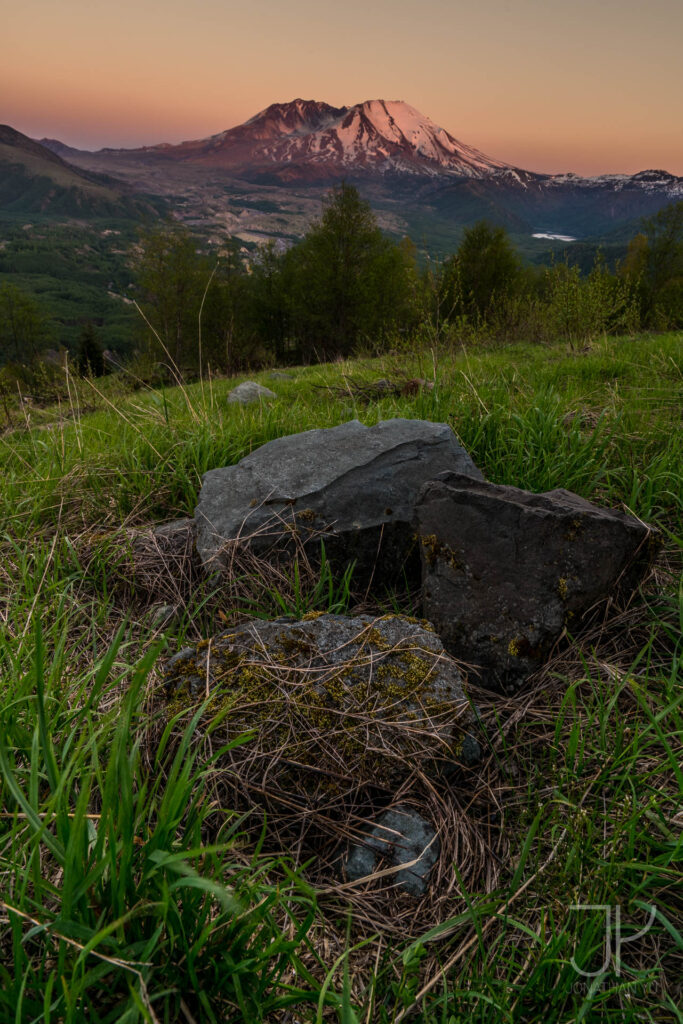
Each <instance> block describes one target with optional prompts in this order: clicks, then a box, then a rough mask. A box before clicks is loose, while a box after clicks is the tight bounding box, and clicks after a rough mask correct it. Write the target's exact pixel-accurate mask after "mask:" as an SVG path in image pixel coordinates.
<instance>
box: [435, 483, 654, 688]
mask: <svg viewBox="0 0 683 1024" xmlns="http://www.w3.org/2000/svg"><path fill="white" fill-rule="evenodd" d="M416 522H417V527H418V532H419V536H420V548H421V556H422V566H423V597H424V606H423V610H424V614H425V615H426V616H427V617H428V618H429V619H430V621H431V622H433V623H434V626H435V628H436V630H437V632H438V633H439V635H440V636H441V638H442V640H443V641H444V644H445V645H446V647H447V649H448V650H449V651H450V652H451V653H452V654H453V655H454V656H455V657H457V658H461V659H463V660H464V661H466V662H469V663H473V664H474V665H475V666H478V667H479V672H480V675H481V681H482V682H483V684H484V685H485V686H488V687H490V688H492V689H503V690H506V691H511V690H514V689H516V688H517V687H518V686H519V685H520V684H521V683H522V682H523V681H524V679H526V678H527V676H528V675H529V674H530V673H531V672H533V671H535V670H536V669H537V668H539V666H540V665H541V664H542V663H543V661H544V659H545V658H546V657H547V656H548V654H549V653H550V651H551V649H552V647H553V645H554V644H555V643H556V641H557V640H558V639H559V637H560V635H561V633H562V631H563V630H564V628H565V626H566V627H567V628H568V629H569V630H570V631H571V630H572V629H573V628H575V627H576V625H577V624H578V621H579V619H580V617H581V616H582V615H583V614H584V613H586V612H587V611H588V610H589V609H590V608H591V607H592V606H593V605H595V604H596V602H599V601H602V600H604V599H605V598H607V597H609V596H610V595H612V594H613V593H615V591H616V590H617V589H621V590H625V591H628V590H629V589H633V587H634V586H635V585H636V584H637V582H638V581H639V579H640V578H641V577H642V575H643V573H644V571H645V569H646V568H647V565H648V564H649V561H650V559H651V555H652V551H653V548H656V546H657V541H656V539H655V537H656V535H655V534H654V533H653V531H651V530H650V529H648V527H647V526H645V525H644V524H643V523H641V522H640V521H639V520H638V519H635V518H634V517H633V516H629V515H626V514H625V513H623V512H618V511H613V510H611V509H605V508H599V507H598V506H596V505H593V504H591V502H588V501H585V500H584V499H583V498H580V497H578V495H576V494H572V493H571V492H570V491H565V490H555V491H549V492H547V493H546V494H530V493H529V492H527V491H522V490H518V489H517V488H515V487H501V486H496V485H494V484H490V483H486V482H484V481H481V480H479V481H478V480H474V479H473V478H472V477H468V476H462V475H458V474H449V473H446V474H443V475H442V476H440V477H439V478H438V479H437V480H434V481H432V482H430V483H429V484H427V485H426V486H425V488H424V490H423V492H422V494H421V496H420V500H419V502H418V504H417V517H416Z"/></svg>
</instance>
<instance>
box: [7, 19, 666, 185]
mask: <svg viewBox="0 0 683 1024" xmlns="http://www.w3.org/2000/svg"><path fill="white" fill-rule="evenodd" d="M8 20H9V24H8V25H6V35H7V39H6V46H5V48H4V49H5V59H4V63H3V67H2V68H0V94H1V95H2V97H3V102H2V106H1V107H0V121H4V122H6V123H8V124H10V125H12V127H14V128H16V129H17V130H19V131H21V132H23V133H24V134H26V135H30V136H31V137H33V138H42V137H49V138H56V139H59V140H60V141H62V142H64V143H66V144H68V145H72V146H75V147H77V148H81V149H99V148H102V147H105V146H109V147H114V148H118V147H125V148H132V147H137V146H142V145H155V144H158V143H162V142H169V143H177V142H182V141H186V140H189V139H197V138H202V137H206V136H209V135H213V134H217V133H218V132H221V131H224V130H225V129H228V128H231V127H234V126H235V125H237V124H241V123H242V122H244V121H245V120H247V119H248V118H250V117H252V116H253V115H254V114H256V113H257V112H258V111H259V110H262V109H263V108H265V107H267V106H269V105H270V104H271V103H274V102H287V101H289V100H292V99H294V98H297V97H301V98H303V99H315V100H321V101H325V102H327V103H331V104H333V105H335V106H351V105H353V104H355V103H359V102H363V101H364V100H368V99H385V100H388V99H401V100H405V101H406V102H407V103H409V104H411V105H412V106H414V107H416V108H417V109H418V110H420V111H421V112H422V113H423V114H426V115H427V116H428V117H430V118H432V120H433V121H435V122H436V123H437V124H439V125H440V126H441V127H442V128H445V129H446V130H447V131H448V132H450V133H451V134H452V135H454V136H455V137H456V138H457V139H459V140H460V141H462V142H464V143H466V144H468V145H471V146H475V147H476V148H478V149H480V150H482V151H483V152H484V153H486V154H488V155H489V156H492V157H494V158H497V159H500V160H503V161H505V162H508V163H513V164H516V165H517V166H520V167H525V168H528V169H529V170H534V171H539V172H550V173H557V172H562V171H576V172H577V173H583V174H599V173H606V172H624V173H633V172H635V171H639V170H645V169H648V168H663V169H665V170H668V171H671V172H672V173H675V174H681V175H683V118H681V114H680V96H681V95H682V94H683V74H682V72H681V70H680V57H679V53H678V50H679V46H680V39H681V38H682V37H683V4H681V3H680V0H651V3H650V5H649V7H648V11H647V13H645V11H644V10H643V8H642V6H641V5H640V4H639V3H636V0H603V3H602V4H601V5H600V7H599V8H597V9H596V8H595V7H594V5H593V0H574V3H573V4H571V5H567V4H566V3H560V2H551V0H517V2H516V3H515V4H513V3H512V2H511V0H481V3H480V4H479V5H478V7H477V8H476V10H474V9H469V8H468V7H467V6H466V5H464V4H462V3H460V4H458V3H453V2H452V0H451V2H449V0H423V2H422V3H417V2H416V0H391V2H390V0H376V2H375V3H374V4H373V5H372V6H369V5H368V4H367V3H363V2H361V0H348V2H347V4H346V7H345V9H344V12H343V14H340V13H339V9H338V7H337V6H336V5H334V4H331V3H329V2H322V3H313V2H312V0H291V2H290V4H289V6H288V7H287V8H285V7H284V6H279V5H276V4H274V3H273V2H272V0H270V2H269V0H253V2H252V4H251V6H250V8H249V10H245V9H244V8H243V6H242V5H237V4H235V3H232V2H225V0H198V2H197V4H195V6H194V7H193V8H192V9H191V10H190V9H189V8H188V7H186V5H185V4H184V3H181V0H165V2H163V0H145V2H144V3H143V4H142V5H141V6H136V5H135V4H134V3H133V2H132V0H120V3H119V4H118V6H117V7H116V9H112V8H110V7H109V6H107V5H105V4H104V3H103V2H102V0H89V2H87V3H86V2H85V0H64V2H63V3H62V4H61V5H59V6H57V5H51V4H49V3H48V2H47V0H25V3H24V5H23V6H22V8H21V10H18V9H17V10H14V11H13V12H12V17H11V19H8Z"/></svg>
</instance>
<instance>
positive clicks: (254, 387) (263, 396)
mask: <svg viewBox="0 0 683 1024" xmlns="http://www.w3.org/2000/svg"><path fill="white" fill-rule="evenodd" d="M273 398H277V395H276V394H275V392H274V391H271V390H270V388H264V387H263V385H262V384H257V383H256V381H255V380H245V381H244V383H243V384H238V385H237V387H236V388H233V389H232V391H230V392H229V394H228V403H229V404H231V405H233V404H235V403H237V404H239V405H251V403H252V402H269V401H272V399H273Z"/></svg>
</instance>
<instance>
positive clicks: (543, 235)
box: [531, 231, 576, 242]
mask: <svg viewBox="0 0 683 1024" xmlns="http://www.w3.org/2000/svg"><path fill="white" fill-rule="evenodd" d="M531 237H532V238H549V239H550V240H551V241H553V242H575V241H576V239H575V238H574V236H573V235H554V234H552V233H551V232H545V231H540V232H538V233H537V234H533V235H532V236H531Z"/></svg>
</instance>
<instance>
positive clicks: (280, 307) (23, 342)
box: [0, 184, 683, 379]
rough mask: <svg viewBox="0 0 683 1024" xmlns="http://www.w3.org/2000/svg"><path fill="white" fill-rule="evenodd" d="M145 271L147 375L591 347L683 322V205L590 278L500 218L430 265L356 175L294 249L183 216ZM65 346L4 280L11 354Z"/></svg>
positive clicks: (89, 365)
mask: <svg viewBox="0 0 683 1024" xmlns="http://www.w3.org/2000/svg"><path fill="white" fill-rule="evenodd" d="M130 269H131V275H132V276H133V278H134V293H135V296H136V297H137V302H138V304H139V308H140V313H141V315H140V319H139V330H140V335H139V337H138V339H137V342H136V352H137V354H136V356H135V364H136V372H138V373H139V374H140V375H142V376H143V377H144V378H145V379H155V378H156V379H164V378H173V377H174V376H176V375H177V374H178V373H179V372H180V373H182V374H183V375H184V376H187V375H190V376H192V375H195V374H198V373H207V372H213V373H224V372H233V371H236V370H240V369H243V368H246V367H247V366H252V365H262V364H267V363H269V362H270V363H272V362H276V363H288V362H306V361H319V360H325V359H331V358H335V357H338V356H348V355H351V354H353V353H357V352H367V353H376V352H381V351H387V350H400V349H401V348H402V347H403V346H411V347H412V346H414V345H419V344H423V345H424V344H427V345H431V346H439V345H457V344H461V343H472V342H474V341H481V342H490V343H505V342H509V341H516V340H525V341H538V342H544V341H557V340H565V341H566V342H568V343H569V344H570V345H572V346H580V345H582V344H583V343H584V342H585V341H586V340H587V339H589V338H591V337H594V336H595V335H598V334H602V333H609V334H621V333H630V332H635V331H637V330H641V329H653V330H664V329H676V328H683V202H677V203H674V204H672V205H670V206H668V207H667V208H665V209H664V210H662V211H661V212H660V213H658V214H657V215H656V216H654V217H652V218H650V219H649V220H647V221H645V222H643V228H642V233H641V234H639V235H637V236H636V237H635V238H633V239H632V241H631V242H630V245H629V247H628V252H627V256H626V258H625V260H624V261H623V262H622V264H620V265H619V266H618V267H617V268H616V270H615V271H610V270H609V269H608V267H607V265H606V264H605V263H604V261H602V260H601V259H600V257H598V259H597V260H596V261H595V264H594V266H593V267H592V269H591V270H590V272H588V273H582V272H581V271H580V269H579V268H578V266H576V265H572V264H571V263H570V262H569V261H568V260H565V261H564V262H556V263H555V264H553V265H552V266H550V267H530V266H525V265H523V263H522V261H521V259H520V257H519V255H518V254H517V253H516V251H515V249H514V247H513V245H512V244H511V242H510V240H509V238H508V236H507V234H506V232H505V231H504V229H503V228H500V227H495V226H492V225H490V224H488V223H486V222H480V223H478V224H475V225H474V226H473V227H471V228H469V229H467V230H466V231H465V234H464V238H463V241H462V243H461V244H460V246H459V248H458V250H457V252H455V253H453V254H452V255H451V256H449V257H448V258H446V259H444V260H442V261H439V262H436V261H427V263H426V265H424V264H423V265H422V266H421V267H420V266H419V264H418V261H417V259H416V251H415V247H414V246H413V244H412V242H411V241H410V240H409V239H405V240H403V241H402V242H399V243H396V242H393V241H391V240H390V239H388V238H387V237H385V236H384V235H383V234H382V232H381V231H380V229H379V227H378V226H377V222H376V220H375V217H374V215H373V213H372V211H371V209H370V206H369V205H368V204H367V203H365V202H364V201H363V200H362V199H361V198H360V196H359V194H358V192H357V191H356V189H355V188H353V187H351V186H350V185H347V184H342V185H341V186H339V187H338V188H335V189H333V190H332V191H331V192H329V193H328V195H327V196H326V198H325V200H324V206H323V212H322V216H321V218H320V220H319V221H318V222H316V223H315V224H314V225H313V226H312V228H311V229H310V231H309V232H308V233H307V235H306V236H305V237H304V238H303V239H302V241H301V242H299V243H298V244H297V245H294V246H292V247H291V248H289V249H286V250H284V251H282V250H280V249H278V247H277V246H276V245H274V244H268V245H266V246H263V247H261V248H260V249H259V250H258V251H256V252H255V253H245V251H244V250H241V249H240V243H239V242H237V241H235V240H232V239H226V241H225V244H224V245H223V246H222V247H221V248H220V249H219V252H218V255H216V253H215V252H214V253H213V254H211V255H209V254H207V253H206V252H205V251H202V249H201V248H198V240H197V238H196V236H195V235H193V234H192V233H190V232H189V231H187V230H186V229H184V228H182V227H181V226H179V225H170V224H167V225H164V226H162V227H160V228H155V229H152V230H150V231H148V232H147V233H146V234H145V235H144V236H143V237H142V239H141V240H140V243H139V245H137V246H135V247H134V249H133V250H132V251H131V258H130ZM129 294H131V293H129ZM49 347H50V333H49V329H48V324H47V322H46V320H45V318H44V316H42V315H41V313H40V311H39V307H38V306H37V305H36V303H35V301H34V300H33V299H32V298H31V297H30V296H28V295H27V294H25V293H24V292H22V291H21V289H19V288H18V287H17V286H15V285H13V284H5V285H2V286H0V362H3V363H5V364H14V365H15V367H16V365H17V364H24V365H26V364H29V363H31V362H32V361H35V360H37V359H40V356H41V353H43V352H44V351H45V349H47V348H49ZM52 359H53V361H54V359H55V356H54V354H53V355H52ZM76 361H77V363H78V368H79V369H80V370H81V371H82V372H90V373H93V374H97V373H100V372H103V371H104V370H105V369H106V366H107V364H106V361H105V360H103V358H102V350H101V345H99V343H98V338H97V332H96V331H95V330H94V329H93V328H92V327H88V326H86V328H85V329H84V330H83V332H82V335H81V338H80V341H79V346H78V351H77V353H76ZM6 374H7V369H6V370H5V375H6Z"/></svg>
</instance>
